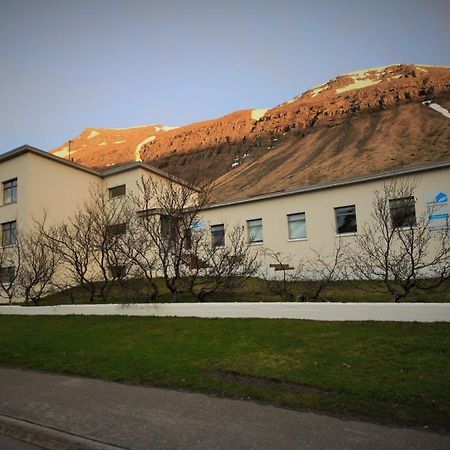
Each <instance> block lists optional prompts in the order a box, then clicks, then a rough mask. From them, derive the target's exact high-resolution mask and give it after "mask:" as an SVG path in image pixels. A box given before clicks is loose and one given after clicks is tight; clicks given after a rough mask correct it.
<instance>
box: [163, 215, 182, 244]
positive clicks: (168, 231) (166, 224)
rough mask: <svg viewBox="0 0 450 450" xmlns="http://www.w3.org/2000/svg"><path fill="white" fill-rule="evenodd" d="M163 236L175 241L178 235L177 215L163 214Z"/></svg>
mask: <svg viewBox="0 0 450 450" xmlns="http://www.w3.org/2000/svg"><path fill="white" fill-rule="evenodd" d="M160 223H161V236H162V237H163V239H165V240H167V241H174V240H175V239H176V238H177V235H178V220H177V218H176V217H172V216H167V215H161V216H160Z"/></svg>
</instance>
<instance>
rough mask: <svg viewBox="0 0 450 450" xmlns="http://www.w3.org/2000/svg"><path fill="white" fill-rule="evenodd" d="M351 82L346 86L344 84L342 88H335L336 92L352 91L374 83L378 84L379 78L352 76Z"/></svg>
mask: <svg viewBox="0 0 450 450" xmlns="http://www.w3.org/2000/svg"><path fill="white" fill-rule="evenodd" d="M353 80H354V81H353V83H352V84H349V85H348V86H344V87H342V88H339V89H336V94H341V93H342V92H347V91H352V90H353V89H362V88H365V87H367V86H372V85H374V84H378V83H380V82H381V80H372V79H370V78H363V79H360V78H353Z"/></svg>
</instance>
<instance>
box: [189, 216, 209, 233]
mask: <svg viewBox="0 0 450 450" xmlns="http://www.w3.org/2000/svg"><path fill="white" fill-rule="evenodd" d="M192 229H193V230H194V231H208V229H209V226H208V222H206V221H205V220H200V219H194V221H193V222H192Z"/></svg>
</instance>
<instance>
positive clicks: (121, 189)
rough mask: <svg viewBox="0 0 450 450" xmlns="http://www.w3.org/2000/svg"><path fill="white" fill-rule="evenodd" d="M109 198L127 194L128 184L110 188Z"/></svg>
mask: <svg viewBox="0 0 450 450" xmlns="http://www.w3.org/2000/svg"><path fill="white" fill-rule="evenodd" d="M108 192H109V198H110V199H111V198H116V197H122V196H124V195H126V194H127V185H126V184H119V185H118V186H113V187H110V188H108Z"/></svg>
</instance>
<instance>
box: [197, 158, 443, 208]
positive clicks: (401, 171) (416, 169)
mask: <svg viewBox="0 0 450 450" xmlns="http://www.w3.org/2000/svg"><path fill="white" fill-rule="evenodd" d="M446 167H450V160H444V161H438V162H432V163H427V164H421V165H417V166H407V167H401V168H398V169H392V170H389V171H384V172H378V173H375V174H371V175H364V176H359V177H354V178H347V179H344V180H336V181H329V182H325V183H318V184H312V185H309V186H303V187H299V188H293V189H285V190H282V191H275V192H268V193H265V194H259V195H254V196H250V197H242V198H238V199H235V200H225V201H221V202H217V203H211V204H209V205H205V206H204V207H203V208H202V209H213V208H220V207H224V206H232V205H239V204H242V203H249V202H256V201H260V200H267V199H273V198H278V197H287V196H289V195H295V194H302V193H305V192H313V191H319V190H323V189H330V188H335V187H341V186H349V185H352V184H359V183H365V182H368V181H375V180H383V179H386V178H391V177H395V176H400V175H410V174H415V173H420V172H426V171H429V170H436V169H442V168H446Z"/></svg>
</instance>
